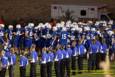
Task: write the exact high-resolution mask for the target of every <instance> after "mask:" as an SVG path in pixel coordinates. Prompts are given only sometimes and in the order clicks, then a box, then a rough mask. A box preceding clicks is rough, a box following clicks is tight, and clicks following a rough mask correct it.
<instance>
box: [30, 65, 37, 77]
mask: <svg viewBox="0 0 115 77" xmlns="http://www.w3.org/2000/svg"><path fill="white" fill-rule="evenodd" d="M30 77H36V63H31V64H30Z"/></svg>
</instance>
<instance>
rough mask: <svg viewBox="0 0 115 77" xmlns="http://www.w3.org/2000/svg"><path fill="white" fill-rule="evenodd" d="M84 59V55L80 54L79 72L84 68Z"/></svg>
mask: <svg viewBox="0 0 115 77" xmlns="http://www.w3.org/2000/svg"><path fill="white" fill-rule="evenodd" d="M83 59H84V55H79V56H78V61H77V63H78V73H82V70H83Z"/></svg>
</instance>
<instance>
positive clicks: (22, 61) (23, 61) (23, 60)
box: [20, 51, 28, 77]
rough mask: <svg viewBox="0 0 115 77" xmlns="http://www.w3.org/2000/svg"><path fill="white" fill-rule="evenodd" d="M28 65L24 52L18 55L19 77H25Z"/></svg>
mask: <svg viewBox="0 0 115 77" xmlns="http://www.w3.org/2000/svg"><path fill="white" fill-rule="evenodd" d="M27 65H28V59H27V57H26V53H25V52H24V51H22V52H21V55H20V77H26V67H27Z"/></svg>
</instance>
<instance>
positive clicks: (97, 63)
mask: <svg viewBox="0 0 115 77" xmlns="http://www.w3.org/2000/svg"><path fill="white" fill-rule="evenodd" d="M100 61H101V53H96V62H95V63H96V70H99V69H100V66H99V63H100Z"/></svg>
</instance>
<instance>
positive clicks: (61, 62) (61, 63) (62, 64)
mask: <svg viewBox="0 0 115 77" xmlns="http://www.w3.org/2000/svg"><path fill="white" fill-rule="evenodd" d="M60 75H61V77H65V59H62V60H61V61H60Z"/></svg>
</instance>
